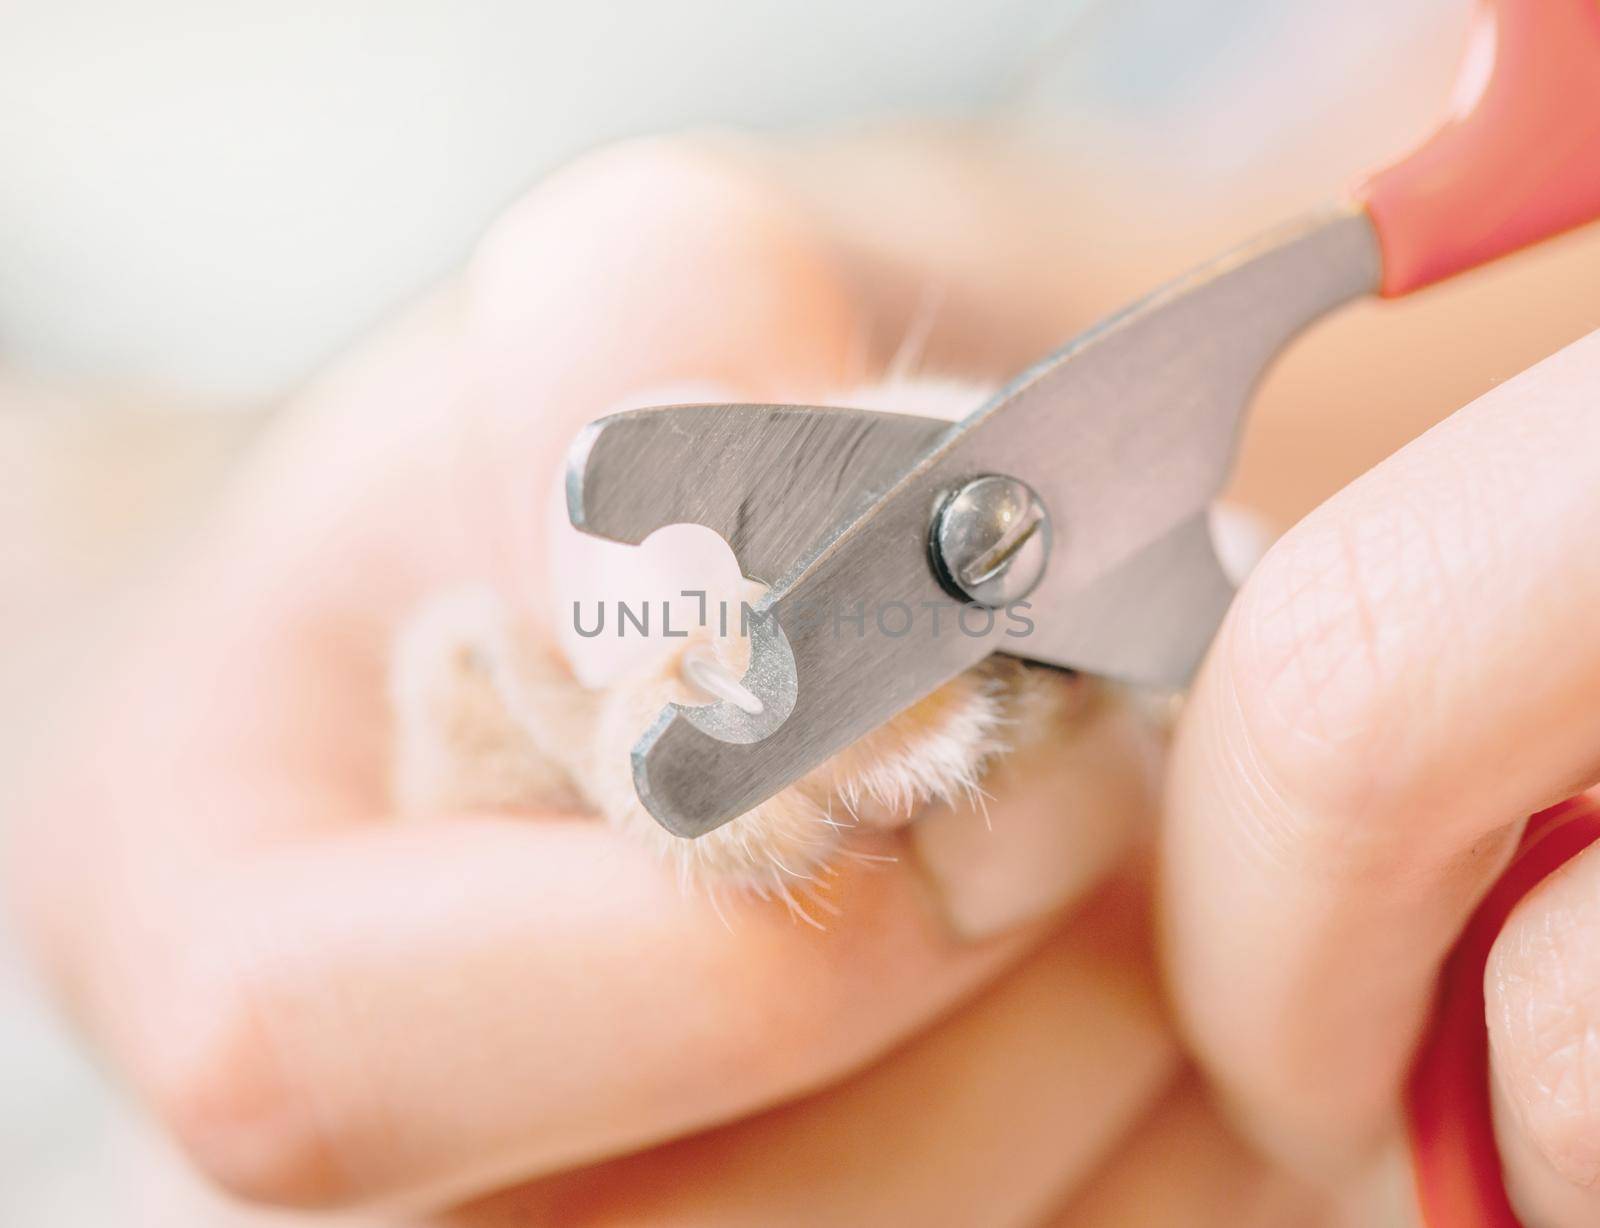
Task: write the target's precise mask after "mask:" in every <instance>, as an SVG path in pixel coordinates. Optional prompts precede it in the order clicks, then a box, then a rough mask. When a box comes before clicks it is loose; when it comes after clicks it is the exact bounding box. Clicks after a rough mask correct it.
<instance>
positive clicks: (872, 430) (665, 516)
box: [567, 405, 955, 585]
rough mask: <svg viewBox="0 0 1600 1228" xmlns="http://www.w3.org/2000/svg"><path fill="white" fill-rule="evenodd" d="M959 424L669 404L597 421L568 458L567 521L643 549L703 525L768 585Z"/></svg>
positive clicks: (860, 413) (810, 410)
mask: <svg viewBox="0 0 1600 1228" xmlns="http://www.w3.org/2000/svg"><path fill="white" fill-rule="evenodd" d="M954 428H955V424H954V423H951V422H945V421H942V420H940V419H936V418H920V417H913V416H910V415H906V414H884V413H874V412H870V411H867V410H861V409H825V408H817V407H811V406H801V405H670V406H666V407H664V408H661V409H641V410H632V411H630V412H628V413H621V414H613V415H612V416H610V417H608V418H601V419H600V420H599V421H597V422H593V423H591V424H590V425H589V426H587V427H586V428H584V431H583V434H581V435H580V436H579V437H578V439H577V440H576V442H575V443H574V444H573V447H572V450H571V451H570V452H569V453H568V458H567V513H568V515H569V516H570V517H571V518H572V523H573V524H574V525H576V526H577V527H578V528H580V529H582V530H584V531H585V532H587V533H593V534H595V535H596V536H599V537H609V538H611V539H612V540H614V541H620V542H630V543H633V544H637V543H639V542H642V541H643V540H644V539H645V538H647V537H649V536H650V534H652V533H654V532H655V531H656V530H657V529H659V528H662V527H663V526H665V525H669V524H686V523H687V524H702V525H705V526H706V527H707V528H709V529H712V530H714V531H716V532H717V533H719V534H721V535H722V536H723V537H724V538H725V539H726V540H727V542H728V545H729V546H731V547H732V548H733V553H734V557H735V558H737V559H738V560H739V567H740V570H741V571H743V572H744V574H745V575H747V576H749V577H750V578H751V579H753V580H760V581H761V582H762V583H764V584H767V585H771V584H774V583H776V582H777V581H779V580H781V579H782V578H783V576H784V575H785V574H786V573H787V572H789V571H790V570H791V569H792V568H793V567H794V566H795V565H796V564H797V563H799V562H802V561H803V560H805V559H806V558H808V557H810V556H811V555H812V554H813V553H815V551H816V549H817V547H818V545H819V543H821V542H823V541H826V540H827V539H828V538H829V537H830V536H832V534H833V533H835V532H836V531H838V530H839V529H841V528H843V527H844V526H845V525H847V524H848V523H849V522H850V521H851V520H853V519H854V518H855V516H856V515H857V514H858V513H859V512H861V511H862V510H863V509H864V508H866V507H868V506H870V504H871V503H872V501H873V499H875V498H876V497H877V496H878V495H880V494H882V493H883V492H884V491H886V490H888V489H889V487H891V486H893V485H894V484H895V483H896V482H898V481H899V480H900V479H901V478H902V477H904V476H905V472H906V468H907V466H908V465H909V464H910V463H911V462H913V461H914V460H915V459H916V458H917V457H918V456H920V455H922V453H923V452H925V451H927V450H928V449H929V448H930V447H931V446H932V445H933V444H934V443H935V442H936V441H937V440H938V439H939V437H940V436H941V435H943V434H945V433H946V432H948V431H951V430H953V429H954Z"/></svg>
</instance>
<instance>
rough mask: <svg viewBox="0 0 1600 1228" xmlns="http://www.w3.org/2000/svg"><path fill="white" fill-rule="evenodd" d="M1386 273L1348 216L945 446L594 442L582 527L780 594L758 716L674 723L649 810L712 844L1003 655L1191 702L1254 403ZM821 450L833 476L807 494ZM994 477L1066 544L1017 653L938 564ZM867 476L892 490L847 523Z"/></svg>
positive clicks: (1231, 265)
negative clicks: (955, 593) (706, 540)
mask: <svg viewBox="0 0 1600 1228" xmlns="http://www.w3.org/2000/svg"><path fill="white" fill-rule="evenodd" d="M1378 280H1379V256H1378V248H1377V240H1376V236H1375V235H1374V233H1373V231H1372V228H1371V224H1370V222H1368V220H1367V219H1366V217H1365V215H1364V214H1362V213H1360V212H1357V211H1350V210H1339V211H1335V212H1330V213H1328V214H1325V215H1321V216H1318V217H1315V218H1312V219H1309V220H1308V221H1305V222H1302V223H1300V224H1297V225H1296V226H1293V227H1290V228H1287V229H1285V230H1283V231H1280V232H1278V233H1276V234H1272V235H1268V236H1266V237H1265V238H1263V239H1261V240H1259V241H1257V242H1256V243H1253V244H1250V245H1248V246H1246V247H1244V248H1241V249H1240V250H1238V251H1236V252H1233V253H1230V254H1229V255H1227V256H1225V257H1223V258H1222V259H1220V260H1218V261H1216V262H1214V263H1213V264H1211V265H1209V266H1207V267H1205V268H1203V269H1201V270H1199V271H1198V272H1196V273H1194V274H1191V275H1190V276H1188V277H1185V278H1183V279H1181V280H1179V281H1177V282H1174V283H1173V284H1171V285H1169V286H1168V287H1166V288H1164V289H1162V290H1160V291H1158V292H1156V293H1155V294H1153V295H1151V296H1150V297H1149V298H1147V299H1145V300H1144V301H1142V302H1140V303H1138V304H1136V305H1134V306H1133V307H1131V308H1129V309H1128V310H1126V311H1124V312H1122V313H1121V314H1119V315H1117V316H1114V317H1112V318H1111V319H1109V320H1107V321H1105V322H1104V323H1102V324H1100V325H1099V326H1097V327H1096V328H1094V329H1091V330H1090V331H1089V332H1087V333H1085V334H1083V335H1082V336H1080V337H1079V338H1078V339H1076V340H1075V341H1073V342H1072V343H1071V344H1069V345H1068V346H1066V347H1065V348H1064V349H1062V350H1061V351H1059V352H1058V353H1056V354H1055V355H1052V356H1051V357H1050V358H1049V359H1047V360H1046V361H1045V362H1043V363H1041V364H1039V365H1038V366H1037V367H1035V368H1034V369H1033V370H1031V371H1029V372H1027V373H1026V374H1025V375H1023V376H1022V378H1021V379H1019V380H1017V381H1016V382H1015V383H1014V384H1012V385H1011V386H1010V387H1009V388H1007V389H1005V390H1004V391H1003V392H1002V393H1001V394H1000V395H999V396H997V397H996V398H995V399H994V400H993V401H991V402H990V403H989V404H988V405H986V406H984V407H983V408H981V409H980V410H978V411H977V412H976V413H974V414H973V415H972V416H971V417H969V418H968V419H966V420H965V421H964V422H962V423H961V424H960V425H959V427H957V428H954V429H949V430H940V431H939V432H937V433H934V432H933V431H932V430H931V429H927V430H925V431H924V432H923V433H922V434H920V435H919V433H918V431H917V430H916V429H915V428H908V429H905V432H904V434H903V435H900V436H895V435H893V434H892V433H891V432H892V428H889V427H887V426H885V427H884V428H883V430H882V432H881V433H880V431H879V428H878V427H876V426H874V427H872V428H870V429H866V430H860V429H859V428H856V429H855V432H854V433H859V434H861V436H862V442H861V443H859V444H855V445H850V444H849V443H848V442H847V440H848V439H849V438H851V436H852V433H853V432H852V428H848V427H846V426H843V425H840V426H835V427H832V428H829V427H826V426H824V425H822V424H821V423H817V424H816V425H814V426H811V427H809V428H806V430H801V429H799V428H798V427H796V426H794V425H792V424H790V423H789V422H788V421H787V419H786V418H785V417H784V415H783V414H782V413H781V412H778V411H777V410H776V409H775V407H761V408H762V410H763V411H764V412H765V413H766V414H768V415H769V419H768V420H769V421H770V422H771V423H772V425H773V428H774V431H775V434H774V435H773V436H772V438H771V439H763V438H762V431H761V430H756V429H752V427H754V426H756V425H757V423H756V422H755V421H754V420H753V419H754V415H753V414H752V413H751V411H749V410H748V409H739V408H735V407H723V408H724V409H725V411H726V416H717V415H712V417H711V418H708V419H707V421H708V422H710V423H712V425H711V426H708V427H704V428H702V430H701V432H700V434H699V436H698V438H699V439H700V441H701V443H702V444H703V443H704V441H705V439H706V438H707V437H708V436H709V437H711V438H714V439H716V440H718V441H719V447H720V448H721V451H720V452H716V453H715V454H712V453H711V452H707V451H704V450H697V448H696V446H695V444H694V443H693V442H690V441H688V440H689V436H688V435H685V436H683V437H681V438H680V437H679V436H677V435H676V434H674V432H673V431H672V430H671V429H670V428H663V429H661V430H659V431H657V432H656V433H655V434H653V435H647V434H646V432H645V431H644V430H643V429H642V428H639V427H630V428H629V430H630V432H631V434H630V435H629V436H627V437H623V436H621V435H616V436H613V439H614V440H615V441H616V442H615V450H614V451H608V450H606V449H604V448H603V447H602V445H604V444H605V443H606V436H607V431H608V429H609V428H606V427H605V426H604V425H602V427H601V429H600V430H599V431H598V432H597V433H596V434H595V435H593V436H591V437H590V438H588V439H586V440H585V441H581V444H580V449H579V453H578V456H577V458H576V461H575V464H574V467H573V471H572V472H573V474H574V477H573V478H572V479H570V480H569V504H570V505H571V506H572V507H573V508H574V511H575V515H574V519H575V521H577V522H578V523H580V524H581V525H582V526H583V527H587V528H590V529H591V530H593V531H599V532H603V533H605V534H606V535H608V536H621V537H622V539H623V540H633V541H637V540H641V539H642V537H643V536H644V535H646V534H647V533H648V532H649V531H650V530H651V529H653V528H655V527H659V525H661V524H665V523H670V522H672V521H673V520H695V521H699V522H700V523H707V524H709V525H710V526H711V527H712V528H714V529H717V531H719V532H721V533H723V534H724V536H727V537H729V539H730V541H732V540H733V538H734V535H735V534H737V535H739V537H740V542H741V544H740V545H737V546H736V553H738V552H740V551H741V550H742V553H741V554H740V557H741V559H742V560H745V559H748V562H747V563H746V564H745V565H746V566H747V571H749V573H750V574H752V575H754V576H756V577H757V578H762V579H765V578H767V576H780V577H781V579H779V580H777V581H775V582H774V584H773V587H772V589H771V591H770V592H769V593H768V596H767V598H766V599H765V600H764V601H763V603H762V605H761V607H760V609H761V611H762V612H763V613H766V614H767V615H769V616H770V621H769V622H765V623H762V622H758V623H757V624H756V625H755V626H754V628H753V635H752V646H751V647H752V655H751V659H752V664H751V667H750V671H749V673H748V674H747V676H746V678H745V685H746V686H747V687H749V688H750V689H751V690H752V691H753V692H755V694H756V695H757V696H758V697H760V698H761V700H762V702H763V705H764V710H763V712H762V713H761V714H760V715H759V716H758V717H755V718H752V717H751V716H750V715H749V714H747V713H745V712H743V711H741V710H740V709H738V708H735V707H734V706H732V705H729V704H724V703H719V704H714V705H710V706H708V707H703V708H680V707H677V706H672V707H669V708H667V709H666V710H664V711H663V713H662V715H661V717H660V718H659V719H658V720H657V721H656V723H655V725H654V726H653V727H652V728H651V729H650V731H649V732H648V733H647V734H646V735H645V736H644V737H643V738H642V739H641V741H640V742H639V744H638V745H637V746H636V748H635V750H634V756H633V760H634V779H635V783H636V785H637V787H638V790H639V795H640V797H641V799H642V800H643V801H644V803H645V805H646V806H648V807H649V809H650V810H651V812H652V813H653V814H654V815H655V816H656V817H657V818H658V819H659V820H660V821H661V822H662V823H663V824H664V825H665V826H666V827H668V828H669V829H670V830H672V831H675V832H677V833H679V834H681V835H697V834H700V833H702V832H705V831H708V830H710V829H711V828H714V827H716V826H718V825H719V824H721V823H724V822H726V821H727V820H729V819H731V818H734V817H735V816H737V815H739V814H742V813H744V812H745V811H746V810H748V809H750V808H751V807H752V806H754V805H756V804H758V803H759V802H761V801H762V800H764V799H765V798H767V797H770V796H771V795H772V794H774V793H775V792H777V791H778V790H779V789H781V788H783V787H784V786H785V785H787V784H789V783H791V782H792V781H794V780H796V779H798V778H799V777H801V776H802V775H804V774H805V773H806V772H808V771H810V770H811V769H812V768H814V767H816V766H818V765H819V764H821V763H822V762H823V761H824V760H826V759H827V758H828V757H829V756H830V755H832V754H834V753H835V752H837V751H838V750H840V749H842V748H843V747H844V746H846V745H848V744H849V743H850V742H851V741H853V740H855V739H856V738H858V737H860V736H861V735H863V734H865V733H866V732H868V731H869V730H870V729H872V728H874V727H875V726H877V725H878V724H880V723H882V722H883V721H884V720H886V719H887V718H888V717H890V716H892V715H893V714H894V713H896V712H898V711H900V710H902V709H903V708H905V707H907V706H908V705H910V704H912V703H914V702H915V701H916V700H918V699H919V698H921V697H922V696H924V695H926V694H927V693H928V692H930V691H931V690H933V689H934V688H935V687H937V686H938V685H940V684H941V683H943V682H945V681H946V680H948V679H949V678H951V677H953V676H955V675H956V674H958V673H960V672H961V671H962V670H963V669H966V668H968V667H969V666H971V665H973V664H976V663H977V662H978V661H980V660H982V659H983V658H984V657H985V656H987V655H989V654H990V653H992V652H1007V653H1011V654H1013V655H1016V656H1022V657H1028V658H1031V659H1034V660H1039V661H1044V662H1048V663H1051V664H1056V665H1062V666H1070V667H1074V668H1078V669H1084V670H1090V671H1093V672H1098V673H1108V674H1114V675H1117V676H1121V677H1129V678H1137V679H1141V680H1146V681H1153V682H1161V683H1166V684H1169V685H1176V684H1181V683H1182V682H1183V681H1185V680H1186V679H1187V677H1188V675H1189V673H1190V671H1191V670H1192V669H1193V667H1194V664H1195V663H1196V661H1197V660H1198V658H1199V655H1200V654H1201V653H1202V652H1203V651H1204V648H1205V645H1206V643H1207V642H1208V641H1209V639H1210V637H1211V634H1212V633H1213V631H1214V630H1215V627H1216V623H1217V621H1218V619H1220V617H1221V615H1222V612H1223V610H1224V609H1225V607H1226V604H1227V598H1228V586H1227V583H1226V580H1225V579H1224V578H1223V577H1222V573H1221V570H1220V568H1218V567H1217V565H1216V561H1215V558H1214V556H1213V554H1212V551H1211V546H1210V541H1209V538H1208V536H1207V535H1206V533H1205V524H1204V518H1203V514H1204V512H1205V509H1206V508H1207V507H1208V505H1209V503H1210V501H1211V500H1212V499H1213V497H1214V496H1215V495H1216V494H1217V493H1218V491H1219V490H1220V489H1221V487H1222V485H1223V483H1224V481H1225V479H1226V476H1227V473H1228V469H1229V467H1230V465H1231V461H1232V456H1233V452H1234V448H1235V442H1236V437H1237V434H1238V426H1239V422H1240V418H1241V416H1242V413H1243V410H1244V407H1245V404H1246V402H1247V400H1248V398H1249V395H1250V393H1251V391H1252V390H1253V388H1254V386H1255V384H1256V382H1257V380H1258V379H1259V377H1260V375H1261V373H1262V372H1263V370H1264V369H1265V367H1266V366H1267V364H1268V363H1269V362H1270V361H1271V359H1272V357H1273V356H1274V355H1275V354H1276V353H1277V352H1278V350H1279V349H1280V348H1281V347H1282V346H1283V345H1284V344H1285V343H1286V342H1287V341H1288V340H1289V339H1290V338H1291V337H1293V336H1294V335H1295V334H1296V333H1298V332H1299V331H1300V330H1301V329H1303V328H1304V327H1305V326H1306V325H1307V324H1309V323H1310V322H1311V321H1313V320H1315V319H1316V318H1318V317H1319V316H1321V315H1322V314H1324V313H1325V312H1327V311H1328V310H1330V309H1331V308H1333V307H1335V306H1337V305H1339V304H1341V303H1343V302H1346V301H1348V300H1349V299H1351V298H1354V297H1356V296H1358V295H1361V294H1364V293H1369V292H1371V291H1372V290H1374V289H1375V288H1376V286H1377V284H1378ZM649 412H650V411H645V412H644V413H643V414H641V415H639V416H638V417H639V419H643V418H644V417H646V416H648V415H649ZM701 412H703V413H708V414H709V413H711V410H709V409H704V410H702V411H701ZM798 412H799V413H801V414H802V415H806V414H812V413H816V412H818V411H798ZM821 412H822V413H824V414H829V415H831V414H834V413H836V412H837V411H821ZM612 421H614V420H612ZM899 421H902V422H903V421H904V420H903V419H902V420H899ZM807 430H809V431H810V432H812V433H811V434H807ZM774 440H775V441H776V442H774ZM807 440H809V443H808V442H807ZM919 440H920V442H919ZM808 446H809V447H823V448H826V449H827V453H826V457H825V458H819V459H818V460H817V463H816V464H815V466H813V467H811V468H807V469H805V470H804V473H805V475H806V476H805V478H804V480H797V479H796V474H797V472H800V470H797V466H799V465H803V464H804V461H803V459H802V453H803V451H804V449H805V448H806V447H808ZM902 446H903V447H905V448H906V451H904V452H902V453H901V455H900V457H899V458H898V465H896V463H895V461H896V458H895V457H893V456H892V455H891V452H892V451H893V450H894V449H895V448H897V447H902ZM914 446H915V447H920V452H914V451H912V450H911V449H912V448H913V447H914ZM662 449H665V451H663V450H662ZM863 453H865V455H863ZM676 464H690V465H694V466H695V470H694V472H695V473H696V474H697V475H698V477H697V480H696V482H694V483H688V484H683V483H679V482H678V480H677V479H676V477H674V476H673V469H672V466H673V465H676ZM747 464H753V465H754V467H755V469H756V470H759V472H753V471H751V470H749V469H747V468H746V467H745V466H746V465H747ZM842 471H848V474H846V473H844V472H842ZM891 471H892V473H893V474H894V475H895V476H886V475H889V474H890V473H891ZM986 473H999V474H1007V475H1010V476H1013V477H1017V478H1020V479H1021V480H1023V481H1024V482H1026V483H1028V484H1029V485H1030V486H1032V487H1033V488H1034V490H1035V491H1037V492H1038V493H1039V495H1040V496H1041V497H1042V499H1043V502H1044V504H1045V506H1046V508H1047V509H1048V511H1049V514H1050V518H1051V523H1052V526H1053V531H1054V533H1053V541H1054V545H1053V547H1052V552H1051V556H1050V558H1049V561H1048V564H1047V567H1046V571H1045V574H1044V578H1043V580H1042V581H1041V583H1040V585H1039V587H1038V589H1037V590H1036V591H1034V592H1033V593H1032V594H1031V595H1030V598H1029V603H1030V608H1029V609H1027V610H1025V611H1014V612H1012V615H1016V616H1020V617H1021V618H1024V619H1026V620H1028V621H1029V622H1031V624H1032V625H1031V630H1028V632H1027V633H1026V634H1023V633H1022V631H1023V630H1024V627H1023V624H1022V623H1021V622H1019V621H1017V618H1016V617H1013V616H1011V615H1006V614H1004V613H1002V614H1001V615H999V616H997V617H995V619H994V621H993V624H992V625H990V626H987V627H984V626H983V625H982V624H981V622H980V623H979V625H978V626H977V627H973V625H972V618H971V611H970V609H969V610H967V614H968V622H967V623H966V624H965V625H963V624H962V623H961V622H960V620H959V616H960V614H961V612H962V610H963V609H964V608H965V607H963V606H961V605H960V603H958V602H957V601H956V600H955V599H954V598H952V597H951V596H950V595H949V594H948V593H946V592H945V590H944V588H943V587H942V586H941V585H940V582H939V580H938V579H937V577H936V575H935V573H934V570H933V568H932V567H931V566H930V564H929V561H928V553H927V551H928V533H929V526H930V523H931V521H932V519H933V516H934V514H935V512H936V511H937V509H938V507H939V505H940V502H941V501H942V499H944V498H945V497H946V496H947V494H948V493H949V492H950V491H952V490H954V489H955V488H957V487H958V486H960V485H961V484H962V483H964V482H966V481H968V480H970V479H972V478H974V477H977V476H979V475H982V474H986ZM868 474H870V475H872V476H871V477H868V476H867V475H868ZM758 481H766V482H770V483H772V484H773V485H772V486H771V487H770V488H765V489H763V488H761V487H759V486H757V485H756V484H755V483H756V482H758ZM852 481H866V483H867V486H866V489H868V490H875V491H878V492H881V493H878V494H877V495H876V497H875V498H874V499H871V500H870V501H869V502H867V503H864V504H862V505H861V506H859V508H853V507H852V506H851V494H850V490H851V485H850V483H851V482H852ZM663 483H665V493H663V492H662V490H661V489H660V487H661V486H662V484H663ZM699 483H705V484H707V485H709V486H710V487H713V488H715V489H714V490H711V491H707V490H706V489H705V487H704V486H701V485H699ZM602 492H603V493H602ZM635 504H637V507H635V506H634V505H635ZM841 515H844V516H847V517H853V519H850V520H849V522H848V523H842V522H840V521H837V520H835V519H834V518H836V517H839V516H841ZM644 526H648V527H644ZM641 529H642V531H640V530H641ZM802 530H803V531H802ZM802 538H806V539H807V540H805V541H802ZM757 568H765V569H766V572H767V575H765V576H764V575H762V573H761V571H760V570H757ZM858 607H859V613H860V614H861V615H862V617H861V619H860V621H859V622H858V621H856V619H855V615H856V614H857V613H858ZM902 611H909V612H911V614H912V615H913V616H914V621H913V623H912V624H911V625H910V626H905V620H904V617H903V615H902ZM886 615H887V617H886Z"/></svg>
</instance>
